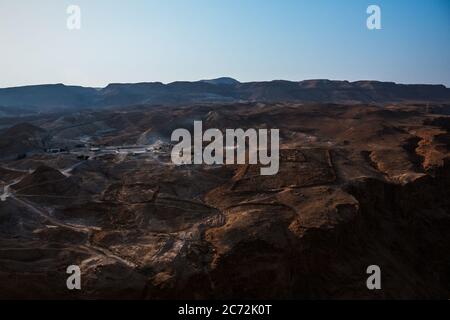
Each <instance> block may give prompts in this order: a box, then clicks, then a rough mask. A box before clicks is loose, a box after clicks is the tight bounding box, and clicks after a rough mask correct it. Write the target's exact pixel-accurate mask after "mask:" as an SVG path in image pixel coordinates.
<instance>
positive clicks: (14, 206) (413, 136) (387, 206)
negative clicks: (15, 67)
mask: <svg viewBox="0 0 450 320" xmlns="http://www.w3.org/2000/svg"><path fill="white" fill-rule="evenodd" d="M447 114H448V106H445V105H433V104H429V105H427V104H424V105H420V104H417V105H414V104H397V105H391V106H389V105H387V106H385V107H379V106H370V105H366V104H360V105H339V104H306V105H302V104H295V103H276V104H272V103H247V104H235V105H226V106H217V105H210V106H206V105H202V106H187V107H172V108H169V109H167V108H166V107H150V106H149V107H145V106H139V107H134V108H131V107H128V108H126V109H118V110H115V111H97V112H88V111H86V112H85V113H80V114H79V115H71V116H67V115H65V116H60V115H47V116H42V117H41V118H33V119H31V122H32V123H33V125H39V127H40V128H41V129H42V130H45V132H47V133H49V134H50V136H51V137H52V139H53V140H52V141H47V143H48V144H49V145H52V144H54V146H57V145H58V143H61V142H62V141H63V142H65V143H66V144H67V145H68V150H69V151H68V152H65V153H58V154H48V153H45V152H42V151H41V152H34V153H30V154H29V155H28V156H27V157H26V158H24V159H18V160H14V161H5V162H4V163H2V169H1V171H0V174H1V176H0V179H1V180H2V181H1V183H2V184H3V186H4V188H3V189H4V192H3V194H2V199H4V201H2V202H0V283H1V286H2V290H0V297H2V298H36V297H39V298H67V299H73V298H77V299H90V298H115V299H128V298H138V299H141V298H142V299H163V298H189V299H200V298H217V299H222V298H260V299H261V298H276V299H282V298H291V299H292V298H304V299H312V298H319V299H328V298H330V299H344V298H354V299H368V298H375V299H378V298H380V299H381V298H394V299H404V298H425V299H428V298H440V299H448V298H449V297H450V255H449V254H448V252H449V251H450V232H449V230H450V202H449V197H448V193H449V191H450V167H449V165H450V163H449V143H448V142H449V135H450V131H449V126H448V124H449V116H448V115H447ZM194 120H202V121H203V124H204V127H205V129H206V128H219V129H221V130H223V129H226V128H239V127H241V128H279V129H280V138H281V149H282V150H281V164H280V171H279V173H278V174H277V175H276V176H272V177H270V176H268V177H263V176H260V175H259V174H258V173H259V170H258V167H257V166H250V165H242V166H234V165H233V166H231V165H230V166H207V165H199V166H197V165H191V166H190V165H186V166H174V165H172V164H171V163H170V156H169V153H170V148H166V143H168V142H169V139H170V134H171V132H172V130H174V129H176V128H183V127H184V128H188V129H190V128H191V127H192V123H193V121H194ZM86 137H89V139H88V140H86ZM86 141H88V143H89V144H90V145H91V146H98V147H99V148H100V149H101V150H100V151H91V150H89V149H87V150H86V149H82V148H81V149H77V146H76V145H77V144H80V143H81V144H82V143H84V142H86ZM71 143H72V144H71ZM128 144H134V145H142V144H143V145H147V146H149V145H151V146H152V147H151V149H149V150H150V151H147V152H144V153H140V152H138V153H133V152H130V153H124V152H122V153H121V152H118V153H115V152H110V150H116V149H117V148H118V147H117V146H123V145H128ZM111 148H112V149H111ZM77 150H78V151H77ZM80 150H81V151H80ZM83 153H85V154H88V155H89V156H90V158H89V160H86V158H84V157H81V158H80V154H83ZM53 182H54V183H53ZM73 264H76V265H79V266H81V269H82V274H83V276H82V288H83V289H82V290H81V291H80V292H76V293H74V292H71V291H68V290H67V289H66V277H67V275H66V272H65V271H66V268H67V266H69V265H73ZM374 264H375V265H379V266H380V267H381V269H382V274H383V280H382V284H383V289H382V290H380V291H369V290H368V289H367V287H366V279H367V274H366V269H367V267H368V266H369V265H374ZM24 288H26V290H24Z"/></svg>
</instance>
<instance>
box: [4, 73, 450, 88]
mask: <svg viewBox="0 0 450 320" xmlns="http://www.w3.org/2000/svg"><path fill="white" fill-rule="evenodd" d="M220 79H229V80H234V81H236V82H238V83H239V84H248V83H269V82H278V81H279V82H293V83H301V82H307V81H330V82H347V83H358V82H378V83H392V84H396V85H411V86H414V85H425V86H443V87H445V88H447V89H449V88H450V87H448V86H447V85H446V84H444V83H416V82H414V83H407V82H396V81H388V80H374V79H360V80H354V81H351V80H343V79H329V78H311V79H303V80H287V79H272V80H253V81H239V80H237V79H236V78H234V77H228V76H224V77H218V78H211V79H199V80H175V81H171V82H162V81H137V82H110V83H108V84H106V85H104V86H90V85H80V84H67V83H63V82H54V83H39V84H24V85H15V86H7V87H0V90H4V89H14V88H27V87H41V86H58V85H59V86H61V85H62V86H65V87H79V88H87V89H89V88H91V89H105V88H107V87H108V86H110V85H137V84H162V85H171V84H175V83H196V82H206V81H215V80H220Z"/></svg>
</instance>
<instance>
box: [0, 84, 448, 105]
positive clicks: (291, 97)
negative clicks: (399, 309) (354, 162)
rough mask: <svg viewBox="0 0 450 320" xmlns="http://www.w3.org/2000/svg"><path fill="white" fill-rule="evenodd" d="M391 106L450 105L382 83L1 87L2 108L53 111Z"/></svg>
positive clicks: (415, 88)
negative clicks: (188, 106)
mask: <svg viewBox="0 0 450 320" xmlns="http://www.w3.org/2000/svg"><path fill="white" fill-rule="evenodd" d="M255 101H260V102H319V103H390V102H419V101H420V102H425V101H426V102H450V89H449V88H447V87H445V86H444V85H422V84H413V85H406V84H397V83H394V82H380V81H356V82H349V81H334V80H304V81H299V82H294V81H284V80H275V81H265V82H246V83H241V82H239V81H237V80H235V79H232V78H226V77H224V78H218V79H212V80H201V81H195V82H187V81H177V82H172V83H169V84H163V83H161V82H146V83H133V84H127V83H121V84H117V83H113V84H109V85H108V86H106V87H105V88H102V89H96V88H88V87H81V86H66V85H63V84H54V85H35V86H24V87H13V88H5V89H0V105H1V106H3V108H5V107H20V108H27V109H30V108H36V109H38V111H43V112H45V111H54V110H66V109H79V108H99V107H112V106H126V105H133V104H155V105H180V104H193V103H233V102H255Z"/></svg>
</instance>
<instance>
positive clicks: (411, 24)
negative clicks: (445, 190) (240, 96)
mask: <svg viewBox="0 0 450 320" xmlns="http://www.w3.org/2000/svg"><path fill="white" fill-rule="evenodd" d="M70 4H77V5H79V6H80V7H81V12H82V28H81V30H80V31H69V30H68V29H67V28H66V19H67V16H68V15H67V13H66V9H67V6H68V5H70ZM370 4H377V5H379V6H380V7H381V10H382V30H375V31H370V30H368V29H367V28H366V19H367V16H368V15H367V14H366V9H367V7H368V5H370ZM0 41H1V46H0V87H7V86H16V85H26V84H42V83H60V82H62V83H65V84H79V85H84V86H105V85H106V84H108V83H110V82H143V81H162V82H171V81H174V80H198V79H204V78H215V77H219V76H231V77H235V78H237V79H238V80H240V81H253V80H273V79H288V80H303V79H312V78H329V79H346V80H359V79H375V80H389V81H396V82H403V83H444V84H446V85H447V86H450V1H449V0H409V1H408V0H370V1H365V0H335V1H328V0H311V1H302V0H147V1H144V0H128V1H121V0H108V1H107V0H71V1H65V0H0Z"/></svg>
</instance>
